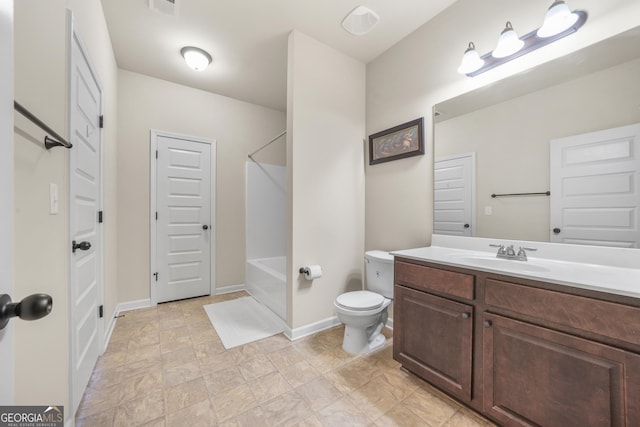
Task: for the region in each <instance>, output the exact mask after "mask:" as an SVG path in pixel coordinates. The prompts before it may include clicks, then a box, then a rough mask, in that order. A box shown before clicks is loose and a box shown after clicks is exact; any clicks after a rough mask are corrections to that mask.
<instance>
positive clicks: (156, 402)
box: [76, 292, 493, 427]
mask: <svg viewBox="0 0 640 427" xmlns="http://www.w3.org/2000/svg"><path fill="white" fill-rule="evenodd" d="M245 295H246V294H245V293H243V292H238V293H234V294H228V295H222V296H216V297H203V298H197V299H192V300H185V301H178V302H173V303H167V304H161V305H159V306H158V307H157V308H149V309H142V310H136V311H130V312H126V313H125V315H124V317H121V318H119V319H118V321H117V324H116V327H115V330H114V332H113V335H112V336H111V341H110V343H109V347H108V349H107V351H106V352H105V353H104V355H103V356H102V357H100V359H99V360H98V363H97V365H96V368H95V370H94V372H93V375H92V377H91V380H90V382H89V386H88V388H87V390H86V392H85V395H84V397H83V400H82V402H81V404H80V408H79V410H78V413H77V417H76V426H87V427H101V426H118V427H119V426H127V427H131V426H158V427H160V426H181V427H182V426H189V427H196V426H251V427H254V426H339V427H345V426H380V427H382V426H429V427H436V426H442V427H454V426H455V427H486V426H492V425H493V424H491V423H489V422H488V421H486V420H484V419H482V418H481V417H480V416H479V415H477V414H475V413H474V412H472V411H470V410H468V409H466V408H464V407H462V406H461V405H460V404H458V403H456V402H455V401H453V400H452V399H450V398H448V397H447V396H445V395H444V394H442V393H440V392H438V391H437V390H435V389H434V388H433V387H431V386H429V385H428V384H427V383H426V382H424V381H421V380H419V379H418V378H416V377H415V376H413V375H412V374H409V373H407V372H406V371H404V370H402V369H401V368H400V365H399V364H398V363H397V362H395V361H394V360H393V359H392V348H391V339H389V340H388V343H387V345H386V346H385V348H384V349H382V350H380V351H378V352H376V353H374V354H372V355H368V356H359V357H357V356H351V355H349V354H347V353H345V352H344V351H342V348H341V342H342V334H343V330H344V329H343V328H342V327H337V328H333V329H330V330H328V331H323V332H320V333H317V334H315V335H313V336H310V337H307V338H304V339H301V340H298V341H295V342H291V341H289V340H288V339H287V338H286V337H284V336H283V335H276V336H273V337H271V338H267V339H264V340H261V341H257V342H254V343H250V344H246V345H244V346H241V347H236V348H233V349H230V350H225V348H224V347H223V345H222V343H221V342H220V340H219V338H218V336H217V335H216V332H215V329H213V327H212V326H211V323H210V322H209V318H208V317H207V316H206V314H205V312H204V310H203V308H202V306H203V305H206V304H212V303H214V302H220V301H224V300H228V299H232V298H237V297H240V296H245ZM390 335H391V334H390V333H389V336H390Z"/></svg>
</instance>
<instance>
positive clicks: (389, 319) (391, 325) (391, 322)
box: [385, 318, 393, 331]
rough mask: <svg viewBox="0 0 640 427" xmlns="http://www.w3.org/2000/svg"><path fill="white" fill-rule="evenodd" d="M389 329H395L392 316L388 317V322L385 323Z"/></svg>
mask: <svg viewBox="0 0 640 427" xmlns="http://www.w3.org/2000/svg"><path fill="white" fill-rule="evenodd" d="M385 326H386V327H387V328H388V329H391V330H392V331H393V319H392V318H388V319H387V324H386V325H385Z"/></svg>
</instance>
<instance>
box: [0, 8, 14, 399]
mask: <svg viewBox="0 0 640 427" xmlns="http://www.w3.org/2000/svg"><path fill="white" fill-rule="evenodd" d="M0 23H1V24H2V25H0V57H2V58H3V60H2V63H0V102H1V103H2V104H1V106H0V149H1V150H2V155H1V156H0V293H6V294H9V295H11V296H13V295H12V294H13V0H0ZM13 340H14V336H13V325H12V322H9V324H8V325H7V326H6V327H5V328H4V329H3V330H1V331H0V360H2V362H3V363H2V367H0V375H2V383H1V384H0V405H12V404H13V403H14V373H13V372H14V347H13Z"/></svg>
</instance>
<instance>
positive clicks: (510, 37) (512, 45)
mask: <svg viewBox="0 0 640 427" xmlns="http://www.w3.org/2000/svg"><path fill="white" fill-rule="evenodd" d="M522 46H524V42H523V41H522V40H520V37H518V34H516V32H515V31H514V29H513V26H512V25H511V22H509V21H507V24H506V25H505V27H504V30H502V33H500V38H498V45H497V46H496V48H495V49H494V50H493V52H491V56H493V57H494V58H505V57H507V56H510V55H513V54H514V53H516V52H517V51H519V50H520V49H522Z"/></svg>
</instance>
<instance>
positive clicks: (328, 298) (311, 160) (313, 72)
mask: <svg viewBox="0 0 640 427" xmlns="http://www.w3.org/2000/svg"><path fill="white" fill-rule="evenodd" d="M287 73H288V76H287V78H288V83H287V92H288V96H287V98H288V99H287V132H288V133H287V212H288V215H289V217H288V222H289V227H290V228H289V236H288V239H289V246H288V253H287V257H288V264H287V268H288V278H287V280H288V289H289V292H290V294H289V295H288V307H287V313H288V324H289V326H290V327H292V328H296V327H299V326H301V325H306V324H310V323H314V322H317V321H321V320H323V319H327V318H330V317H331V316H333V315H334V309H333V301H334V299H335V298H336V296H337V295H339V294H340V293H342V292H345V291H346V290H354V289H360V288H361V286H362V269H363V255H364V253H363V252H364V225H363V220H364V150H363V138H364V128H365V121H364V120H365V105H364V104H365V66H364V64H362V63H360V62H358V61H356V60H354V59H352V58H350V57H347V56H345V55H343V54H341V53H339V52H338V51H336V50H334V49H332V48H330V47H328V46H326V45H324V44H322V43H320V42H318V41H316V40H314V39H312V38H310V37H308V36H306V35H304V34H302V33H300V32H298V31H293V32H292V33H291V34H290V35H289V57H288V70H287ZM307 264H320V265H321V266H322V269H323V273H324V275H323V277H322V278H320V279H317V280H314V281H313V283H311V282H308V281H306V280H304V278H303V277H302V276H301V275H300V274H299V273H298V269H299V268H300V267H301V266H303V265H307Z"/></svg>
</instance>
